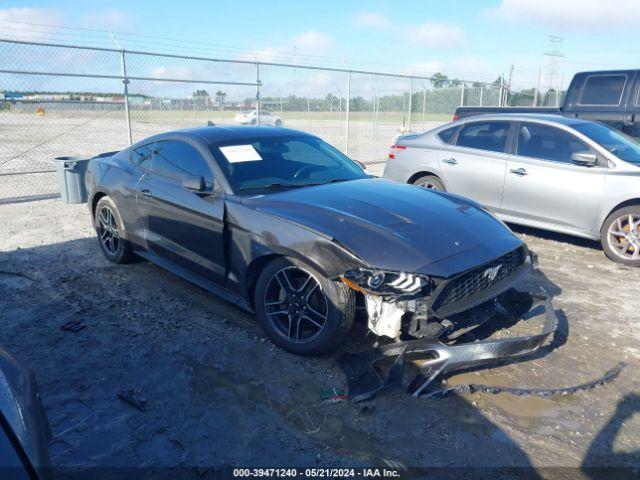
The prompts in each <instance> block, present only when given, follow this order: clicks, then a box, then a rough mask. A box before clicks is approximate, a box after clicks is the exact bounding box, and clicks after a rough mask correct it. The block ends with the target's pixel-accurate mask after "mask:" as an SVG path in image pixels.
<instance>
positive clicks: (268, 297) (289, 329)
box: [254, 257, 356, 355]
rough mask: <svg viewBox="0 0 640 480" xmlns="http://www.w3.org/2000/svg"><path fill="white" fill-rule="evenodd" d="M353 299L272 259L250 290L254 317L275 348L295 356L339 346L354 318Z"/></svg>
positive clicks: (338, 285)
mask: <svg viewBox="0 0 640 480" xmlns="http://www.w3.org/2000/svg"><path fill="white" fill-rule="evenodd" d="M355 304H356V302H355V294H354V292H353V290H351V289H350V288H348V287H347V286H346V285H345V284H344V283H342V282H339V281H334V280H329V279H327V278H325V277H324V276H323V275H322V274H321V273H320V272H318V271H317V270H316V269H314V268H312V267H310V266H309V265H306V264H304V263H303V262H301V261H299V260H297V259H291V258H284V257H278V258H275V259H273V260H271V261H270V262H269V263H268V264H267V265H266V266H265V267H264V268H263V269H262V271H261V272H260V275H259V277H258V279H257V281H256V284H255V287H254V305H255V310H256V315H257V317H258V319H259V320H260V324H261V325H262V328H263V329H264V331H265V333H266V334H267V336H268V337H269V338H270V339H271V341H272V342H273V343H275V344H276V345H278V346H280V347H282V348H284V349H286V350H288V351H290V352H293V353H297V354H299V355H311V354H316V353H321V352H326V351H328V350H331V349H332V348H334V347H335V346H337V345H338V344H339V343H340V342H342V341H343V340H344V339H345V337H346V336H347V333H349V330H350V329H351V325H353V319H354V318H355Z"/></svg>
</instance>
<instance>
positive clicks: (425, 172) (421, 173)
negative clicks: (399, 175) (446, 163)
mask: <svg viewBox="0 0 640 480" xmlns="http://www.w3.org/2000/svg"><path fill="white" fill-rule="evenodd" d="M426 176H429V177H436V178H437V179H438V180H440V181H441V182H442V184H443V185H444V186H445V187H447V182H445V181H444V179H443V178H442V177H441V176H440V175H438V174H437V173H436V172H434V171H432V170H421V171H419V172H416V173H414V174H413V175H411V176H410V177H409V178H408V180H407V183H411V184H413V182H415V181H416V180H417V179H419V178H420V177H426Z"/></svg>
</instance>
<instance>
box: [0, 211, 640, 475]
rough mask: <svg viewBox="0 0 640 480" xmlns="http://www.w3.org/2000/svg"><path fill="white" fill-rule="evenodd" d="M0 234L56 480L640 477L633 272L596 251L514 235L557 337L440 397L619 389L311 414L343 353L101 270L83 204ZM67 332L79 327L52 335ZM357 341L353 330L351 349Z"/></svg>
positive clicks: (1, 311)
mask: <svg viewBox="0 0 640 480" xmlns="http://www.w3.org/2000/svg"><path fill="white" fill-rule="evenodd" d="M0 225H1V226H2V235H0V271H1V272H0V317H1V319H2V321H1V325H2V331H3V335H2V337H1V338H2V341H1V344H2V347H3V348H6V349H7V350H8V351H9V352H11V353H12V354H14V355H15V356H16V357H17V358H18V359H20V360H21V361H23V362H24V363H25V364H27V365H29V366H30V367H31V368H32V369H33V370H34V371H35V373H36V375H37V377H38V380H39V384H40V389H41V394H42V398H43V401H44V405H45V409H46V411H47V414H48V416H49V420H50V423H51V427H52V431H53V435H54V438H53V441H52V443H51V446H50V451H51V456H52V460H53V463H54V465H55V467H56V468H59V469H61V470H60V471H64V472H67V474H68V471H67V470H66V469H69V468H82V467H127V466H144V467H156V468H160V469H162V468H166V469H168V470H166V471H167V472H174V473H175V472H177V471H180V472H181V473H182V475H181V476H188V475H192V476H193V477H194V478H197V477H199V476H206V475H207V470H208V469H210V468H211V467H214V466H217V467H220V466H242V467H249V466H293V465H297V466H322V467H329V466H348V465H352V466H358V465H385V464H386V465H395V466H400V467H403V468H420V469H425V468H426V469H434V468H437V467H442V468H443V469H440V470H431V471H432V473H433V472H438V473H436V478H439V477H441V476H443V475H444V474H445V473H451V472H454V476H455V477H456V478H469V476H470V475H471V473H470V472H469V471H464V472H463V471H461V470H456V469H455V468H454V467H467V466H473V467H476V468H477V469H478V470H474V472H475V473H477V474H478V475H479V476H481V477H484V478H488V477H491V478H496V477H498V476H501V475H503V476H505V478H513V477H516V476H526V477H527V478H614V477H613V473H612V472H607V473H606V477H605V476H600V475H605V474H603V473H602V472H598V471H596V470H592V469H590V468H588V467H633V468H635V470H631V469H629V470H624V471H621V472H618V473H619V475H620V477H619V478H638V473H637V472H638V469H639V468H640V440H639V439H640V415H634V414H636V413H639V412H640V393H639V387H640V379H639V377H638V373H637V372H638V366H639V364H640V348H639V346H638V345H639V343H638V340H639V338H640V311H639V309H638V306H639V303H638V298H640V282H639V281H638V280H639V279H640V271H638V270H633V269H630V268H626V267H622V266H618V265H616V264H613V263H612V262H610V261H609V260H607V259H606V258H605V256H604V254H603V253H602V251H601V250H600V249H599V248H598V246H597V245H596V244H593V243H591V242H587V241H582V240H577V239H573V238H570V237H565V236H560V235H554V234H549V233H545V232H541V231H538V230H530V229H522V228H518V229H517V232H518V233H519V234H520V235H522V236H523V238H524V240H525V241H526V242H527V243H528V244H529V246H530V247H531V248H532V249H533V250H534V251H536V252H537V253H538V254H539V255H540V265H541V271H540V272H538V273H535V274H533V275H532V276H531V277H530V278H528V279H526V282H527V283H528V284H530V285H534V286H536V287H538V286H543V287H544V288H545V289H546V290H547V291H548V292H549V293H550V294H552V295H553V296H554V305H555V308H556V309H557V311H556V313H557V315H558V317H559V320H560V331H559V332H558V334H556V336H555V338H554V339H553V340H552V341H551V343H550V345H549V346H548V347H547V348H545V349H544V350H543V351H542V352H541V353H540V355H536V356H535V358H534V359H532V360H531V361H528V362H524V363H517V364H510V365H506V366H501V367H497V368H493V369H490V370H482V371H477V372H465V373H460V374H453V375H450V376H449V378H448V379H447V382H448V384H449V385H457V384H463V383H470V382H473V383H483V384H490V385H503V386H513V387H541V388H547V387H548V388H551V387H563V386H570V385H574V384H578V383H581V382H585V381H589V380H592V379H595V378H598V377H599V376H601V375H602V374H603V373H604V372H605V371H606V370H608V369H610V368H612V367H614V366H615V365H617V364H618V363H619V362H624V363H625V364H626V366H625V368H624V369H623V370H622V372H621V374H620V376H619V377H618V378H617V379H615V380H614V381H613V382H611V383H608V384H606V385H603V386H600V387H598V388H596V389H593V390H589V391H581V392H578V393H575V394H573V395H566V396H552V397H546V398H540V397H536V396H515V395H511V394H507V393H500V394H496V395H493V394H489V393H473V394H459V395H450V396H448V397H445V398H443V399H414V398H412V397H410V396H409V395H407V394H406V393H404V392H402V391H400V390H397V391H388V392H386V393H384V394H381V395H379V396H378V397H376V398H375V399H374V400H372V401H369V402H365V403H360V404H350V403H346V402H339V403H328V402H326V401H323V400H322V399H321V392H322V391H325V390H332V389H335V391H336V392H343V391H344V390H345V381H344V378H343V376H342V373H341V372H340V370H339V369H338V368H337V366H336V363H335V359H334V357H335V355H338V354H339V353H340V352H335V353H334V354H332V355H328V356H325V357H321V358H300V357H296V356H293V355H291V354H289V353H286V352H284V351H282V350H280V349H278V348H276V347H274V346H272V345H271V343H270V342H268V341H266V340H265V339H264V337H263V334H262V332H261V331H260V329H259V327H258V325H257V322H256V321H255V320H254V319H253V318H252V317H251V316H250V315H247V314H245V313H243V312H242V311H241V310H239V309H237V308H236V307H234V306H232V305H230V304H228V303H225V302H223V301H221V300H218V299H217V298H215V297H212V296H211V295H209V294H207V293H204V292H202V291H201V290H199V289H197V288H195V287H193V286H191V285H190V284H188V283H187V282H185V281H183V280H181V279H179V278H177V277H175V276H174V275H171V274H169V273H167V272H165V271H163V270H161V269H160V268H158V267H156V266H154V265H151V264H149V263H147V262H144V261H139V262H135V263H133V264H130V265H126V266H116V265H113V264H110V263H109V262H108V261H107V260H106V259H105V258H104V257H103V256H102V254H101V252H100V250H99V247H98V243H97V241H96V239H95V237H94V234H93V231H92V229H91V227H90V220H89V215H88V212H87V210H86V207H85V206H84V205H64V204H62V203H61V202H60V201H59V200H56V199H48V200H42V201H33V202H25V203H12V204H4V205H0ZM70 321H79V322H81V324H82V325H84V326H85V328H83V329H82V330H80V331H78V332H76V333H73V332H69V331H64V330H62V329H61V328H60V327H61V325H64V324H66V323H67V322H70ZM362 336H363V328H362V326H359V327H358V328H356V329H355V330H354V332H353V333H352V335H351V338H350V340H349V342H350V344H351V345H353V342H360V341H362ZM345 348H346V347H345ZM119 394H121V396H120V397H119ZM122 397H125V398H128V399H129V400H130V401H131V402H132V403H134V404H135V405H132V404H131V403H127V402H126V401H124V400H123V398H122ZM512 467H513V468H516V470H504V469H505V468H512ZM517 467H527V468H529V467H535V469H536V470H535V471H533V470H531V469H530V468H529V469H527V470H519V469H517ZM495 468H500V469H502V470H499V471H498V470H494V469H495ZM177 469H180V470H177ZM485 469H487V470H485ZM409 472H410V473H411V472H416V470H409ZM456 472H458V473H460V475H459V476H458V473H456ZM416 475H417V474H416ZM465 475H466V476H465Z"/></svg>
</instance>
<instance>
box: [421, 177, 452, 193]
mask: <svg viewBox="0 0 640 480" xmlns="http://www.w3.org/2000/svg"><path fill="white" fill-rule="evenodd" d="M413 184H414V185H416V186H418V187H422V188H426V189H427V190H435V191H436V192H446V191H447V189H446V188H445V186H444V183H442V180H440V179H439V178H438V177H436V176H435V175H425V176H423V177H420V178H417V179H415V180H414V181H413Z"/></svg>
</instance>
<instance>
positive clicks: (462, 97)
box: [460, 82, 464, 107]
mask: <svg viewBox="0 0 640 480" xmlns="http://www.w3.org/2000/svg"><path fill="white" fill-rule="evenodd" d="M460 106H461V107H464V82H462V83H461V84H460Z"/></svg>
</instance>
